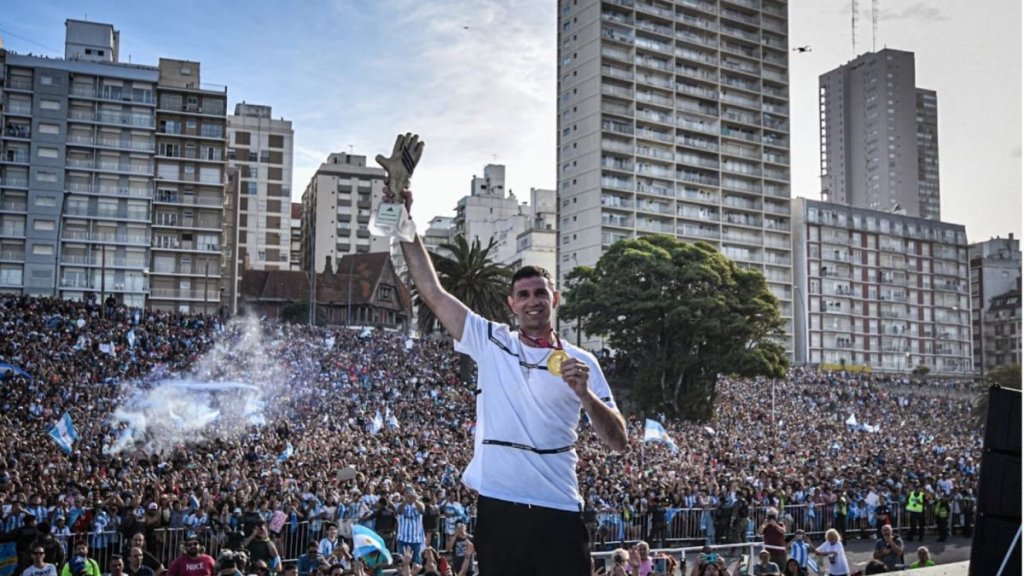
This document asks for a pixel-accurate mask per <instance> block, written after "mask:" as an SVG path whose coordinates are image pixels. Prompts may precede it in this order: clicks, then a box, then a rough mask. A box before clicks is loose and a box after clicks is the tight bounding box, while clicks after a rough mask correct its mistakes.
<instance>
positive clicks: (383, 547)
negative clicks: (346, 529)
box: [352, 524, 394, 564]
mask: <svg viewBox="0 0 1024 576" xmlns="http://www.w3.org/2000/svg"><path fill="white" fill-rule="evenodd" d="M374 552H380V554H381V556H383V557H384V560H385V561H386V562H387V563H388V564H391V563H392V562H394V561H393V560H392V558H391V552H389V551H388V546H387V544H385V543H384V539H383V538H381V537H380V536H379V535H378V534H377V533H376V532H374V531H373V530H370V529H369V528H367V527H366V526H362V525H360V524H356V525H354V526H352V555H353V556H355V557H356V558H363V557H365V556H369V555H370V554H373V553H374Z"/></svg>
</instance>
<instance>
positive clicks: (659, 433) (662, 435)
mask: <svg viewBox="0 0 1024 576" xmlns="http://www.w3.org/2000/svg"><path fill="white" fill-rule="evenodd" d="M644 442H660V443H662V444H666V445H668V447H669V448H671V449H672V451H673V452H678V451H679V446H676V443H675V441H674V440H672V437H671V436H669V435H668V432H666V431H665V427H664V426H662V425H661V422H658V421H657V420H651V419H650V418H648V419H647V420H646V421H645V422H644Z"/></svg>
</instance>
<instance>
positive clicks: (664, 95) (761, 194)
mask: <svg viewBox="0 0 1024 576" xmlns="http://www.w3.org/2000/svg"><path fill="white" fill-rule="evenodd" d="M558 26H559V31H558V59H559V60H558V236H559V241H558V249H559V256H558V276H559V283H560V284H564V280H565V274H567V273H568V271H569V270H571V269H572V268H573V267H575V266H577V265H593V264H595V263H596V262H597V260H598V258H600V256H601V255H602V254H603V253H604V251H605V250H606V249H607V248H608V247H609V246H610V245H611V244H612V243H614V242H616V241H618V240H621V239H624V238H632V237H637V236H642V235H645V234H670V235H673V236H676V237H678V238H680V239H683V240H687V241H706V242H710V243H712V244H714V245H715V246H716V247H718V248H719V249H720V250H721V251H722V253H724V254H725V255H726V256H728V257H729V258H731V259H732V260H734V261H736V262H737V263H738V264H739V265H741V266H744V267H749V268H756V269H758V270H761V271H763V273H764V275H765V277H766V279H767V282H768V286H769V288H770V289H771V290H772V292H773V293H774V294H775V295H776V296H777V297H778V298H779V300H780V304H781V312H782V315H783V317H784V318H785V319H786V322H787V327H786V332H787V342H786V344H787V347H788V348H789V349H792V342H791V337H792V336H791V334H792V314H793V305H792V300H793V295H792V260H791V250H792V249H791V236H790V233H791V232H790V173H789V147H790V143H789V64H788V62H789V60H788V59H789V41H788V18H787V3H786V2H785V1H784V0H560V2H559V18H558ZM563 326H564V323H563ZM563 336H566V337H570V336H574V329H573V328H572V327H571V326H564V333H563Z"/></svg>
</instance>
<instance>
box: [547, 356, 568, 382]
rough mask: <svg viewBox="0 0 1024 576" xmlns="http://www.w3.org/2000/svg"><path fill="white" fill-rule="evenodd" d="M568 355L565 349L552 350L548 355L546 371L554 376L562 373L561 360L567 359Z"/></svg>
mask: <svg viewBox="0 0 1024 576" xmlns="http://www.w3.org/2000/svg"><path fill="white" fill-rule="evenodd" d="M568 358H569V355H568V354H566V353H565V350H553V351H552V352H551V354H549V355H548V372H551V373H552V374H554V375H555V376H561V375H562V362H564V361H565V360H567V359H568Z"/></svg>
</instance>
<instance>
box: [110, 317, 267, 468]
mask: <svg viewBox="0 0 1024 576" xmlns="http://www.w3.org/2000/svg"><path fill="white" fill-rule="evenodd" d="M285 344H286V342H284V339H283V338H282V337H281V334H280V332H279V333H278V337H277V338H272V339H270V341H268V342H265V341H264V338H263V334H262V332H261V328H260V324H259V320H257V319H256V318H252V317H247V318H244V319H238V320H233V321H232V322H231V323H229V324H228V326H227V327H226V329H225V330H224V333H223V334H221V335H219V336H218V337H217V341H216V343H215V345H214V346H213V348H212V349H211V350H210V351H209V352H208V353H206V354H205V355H204V356H203V357H201V358H199V359H198V360H197V362H196V364H195V367H194V371H193V373H191V374H187V375H182V376H181V377H179V378H175V379H167V380H161V381H157V382H154V383H153V384H152V386H149V387H138V385H137V384H131V383H126V384H124V385H125V386H129V387H132V389H131V390H129V391H128V394H127V395H128V400H127V401H126V402H125V403H124V404H122V405H121V406H120V407H118V408H117V409H116V410H114V412H113V413H112V414H111V415H110V418H109V421H110V423H111V424H112V426H113V427H114V433H113V434H112V435H111V436H110V437H108V438H107V442H106V445H105V447H104V451H105V452H107V453H118V452H122V451H124V450H127V449H132V448H136V447H141V448H142V449H144V450H145V451H147V452H161V451H165V450H173V449H174V448H177V447H180V446H183V445H186V444H190V443H199V442H204V441H209V440H212V439H214V438H221V439H224V440H232V439H235V438H238V437H240V436H241V435H242V434H244V433H245V432H246V431H247V430H249V429H250V428H251V427H252V426H265V425H266V424H267V422H268V418H272V417H273V415H271V414H266V409H267V405H268V403H267V399H269V398H274V397H275V396H276V392H277V391H278V390H279V389H280V387H281V386H283V385H284V383H285V382H287V373H286V371H285V370H284V368H283V367H282V364H281V362H280V361H279V351H280V350H281V348H282V347H283V346H284V345H285Z"/></svg>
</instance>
